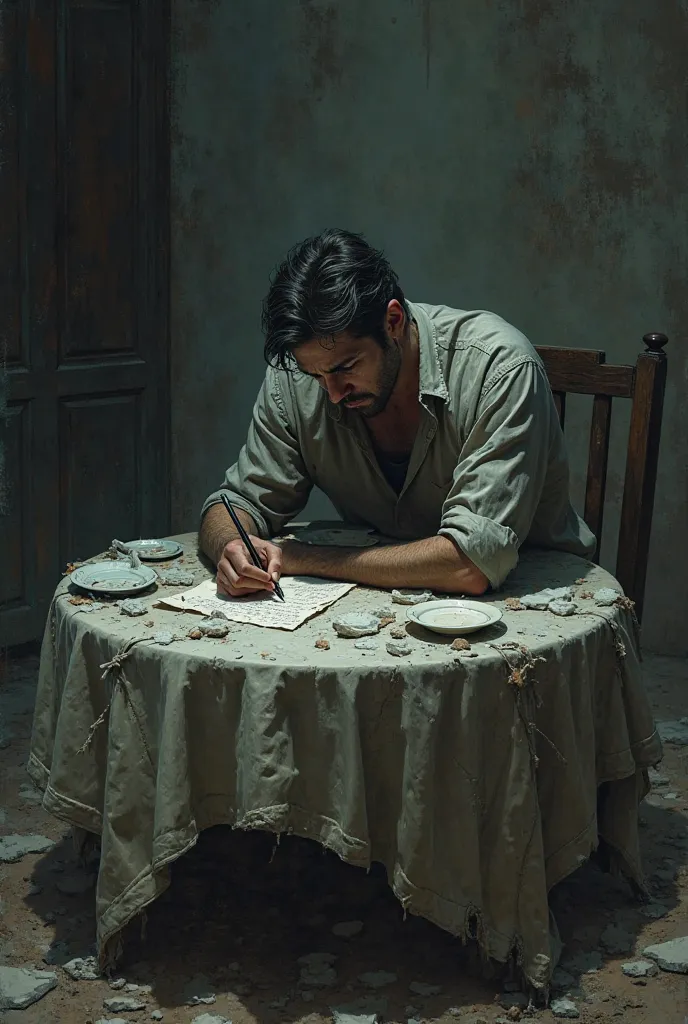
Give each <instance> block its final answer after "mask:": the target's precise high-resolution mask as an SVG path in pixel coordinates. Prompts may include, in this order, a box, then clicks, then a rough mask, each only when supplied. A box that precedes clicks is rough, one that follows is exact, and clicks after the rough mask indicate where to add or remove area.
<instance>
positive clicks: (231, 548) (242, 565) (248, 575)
mask: <svg viewBox="0 0 688 1024" xmlns="http://www.w3.org/2000/svg"><path fill="white" fill-rule="evenodd" d="M251 543H252V544H253V546H254V548H255V549H256V551H257V552H258V555H259V557H260V560H261V562H262V563H263V568H262V569H259V568H258V566H257V565H254V564H253V561H252V559H251V556H250V554H249V553H248V551H247V550H246V548H245V546H244V542H243V541H242V540H241V538H240V537H237V538H236V539H235V540H231V541H230V542H229V544H225V547H224V550H223V552H222V555H221V556H220V561H219V562H218V563H217V589H218V591H219V592H220V593H221V594H228V595H229V597H246V595H247V594H255V593H256V592H258V591H261V590H268V591H272V590H274V589H275V583H276V582H277V581H278V580H279V578H280V576H281V574H282V549H281V548H280V547H278V546H277V544H272V543H271V542H270V541H269V540H262V539H261V538H260V537H254V536H251Z"/></svg>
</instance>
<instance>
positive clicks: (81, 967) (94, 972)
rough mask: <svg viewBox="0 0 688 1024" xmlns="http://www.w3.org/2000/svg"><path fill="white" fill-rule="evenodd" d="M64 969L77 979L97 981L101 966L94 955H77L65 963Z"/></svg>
mask: <svg viewBox="0 0 688 1024" xmlns="http://www.w3.org/2000/svg"><path fill="white" fill-rule="evenodd" d="M62 969H63V970H64V971H66V972H67V974H68V975H69V977H70V978H74V980H75V981H97V980H98V978H100V968H99V967H98V961H97V960H96V958H95V957H94V956H85V957H75V958H74V959H73V960H68V961H67V963H66V964H63V965H62Z"/></svg>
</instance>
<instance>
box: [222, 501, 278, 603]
mask: <svg viewBox="0 0 688 1024" xmlns="http://www.w3.org/2000/svg"><path fill="white" fill-rule="evenodd" d="M220 497H221V498H222V504H223V505H224V507H225V508H226V509H227V511H228V512H229V514H230V516H231V517H232V522H233V523H234V525H235V526H236V528H237V530H238V531H239V536H240V537H241V539H242V541H243V542H244V544H245V546H246V550H247V551H248V553H249V555H250V556H251V560H252V562H253V564H254V565H255V566H256V567H257V568H258V569H262V568H263V563H262V562H261V560H260V555H259V554H258V552H257V551H256V549H255V548H254V546H253V544H252V543H251V539H250V537H249V535H248V534H247V533H246V530H245V529H244V527H243V525H242V523H241V520H240V519H239V516H238V515H237V514H236V512H235V511H234V509H233V508H232V503H231V501H230V500H229V498H228V497H227V495H226V494H221V495H220ZM273 582H274V581H273ZM275 593H276V594H277V596H278V597H279V599H280V600H281V601H284V594H283V593H282V588H281V587H280V585H279V583H275Z"/></svg>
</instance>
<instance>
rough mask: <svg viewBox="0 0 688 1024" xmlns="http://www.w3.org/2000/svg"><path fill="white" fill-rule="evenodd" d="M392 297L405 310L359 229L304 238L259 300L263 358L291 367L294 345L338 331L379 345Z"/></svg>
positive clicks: (393, 279)
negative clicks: (346, 332) (261, 307)
mask: <svg viewBox="0 0 688 1024" xmlns="http://www.w3.org/2000/svg"><path fill="white" fill-rule="evenodd" d="M392 299H397V300H398V301H399V302H400V303H401V305H402V306H403V307H404V310H405V311H406V315H407V316H409V315H410V314H409V310H408V306H407V305H406V301H405V299H404V293H403V292H402V290H401V288H400V287H399V281H398V280H397V275H396V274H395V273H394V271H393V270H392V268H391V267H390V265H389V263H388V262H387V260H386V259H385V257H384V256H383V254H382V253H381V252H379V251H378V250H377V249H373V247H372V246H371V245H369V244H368V242H366V241H365V239H364V238H363V237H362V236H361V235H356V234H353V232H351V231H342V230H338V229H336V228H329V229H328V230H327V231H323V232H322V234H320V235H316V236H315V237H313V238H307V239H306V240H305V241H303V242H299V244H298V245H295V246H294V248H293V249H291V250H290V251H289V253H288V254H287V257H286V259H285V260H284V262H283V263H282V264H281V265H280V266H279V267H278V269H277V271H276V273H275V276H274V278H273V280H272V284H271V286H270V291H269V292H268V294H267V296H266V298H265V301H264V302H263V317H262V323H263V331H264V333H265V349H264V352H265V359H266V360H267V362H268V363H270V365H271V366H277V367H279V368H280V369H283V370H289V369H293V368H294V362H293V358H292V352H293V350H294V348H296V346H297V345H301V344H303V343H304V342H306V341H311V339H312V338H327V337H331V336H332V335H334V334H337V333H339V332H340V331H350V332H351V333H352V334H353V335H354V337H357V338H362V337H364V336H366V337H368V336H372V337H373V338H375V340H376V341H377V342H378V343H379V344H380V345H382V346H383V347H384V346H386V345H387V343H388V341H387V336H386V334H385V327H384V323H385V313H386V312H387V306H388V304H389V302H390V301H391V300H392Z"/></svg>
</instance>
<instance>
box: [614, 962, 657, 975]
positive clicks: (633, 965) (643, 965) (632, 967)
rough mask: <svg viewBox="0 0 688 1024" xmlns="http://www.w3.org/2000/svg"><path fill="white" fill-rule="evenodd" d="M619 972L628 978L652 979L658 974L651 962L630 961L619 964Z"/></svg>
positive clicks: (655, 965)
mask: <svg viewBox="0 0 688 1024" xmlns="http://www.w3.org/2000/svg"><path fill="white" fill-rule="evenodd" d="M621 970H622V971H623V973H624V974H625V975H626V977H628V978H654V977H655V975H656V974H659V967H658V966H657V964H655V963H653V962H652V961H651V960H631V961H630V963H627V964H621Z"/></svg>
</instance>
